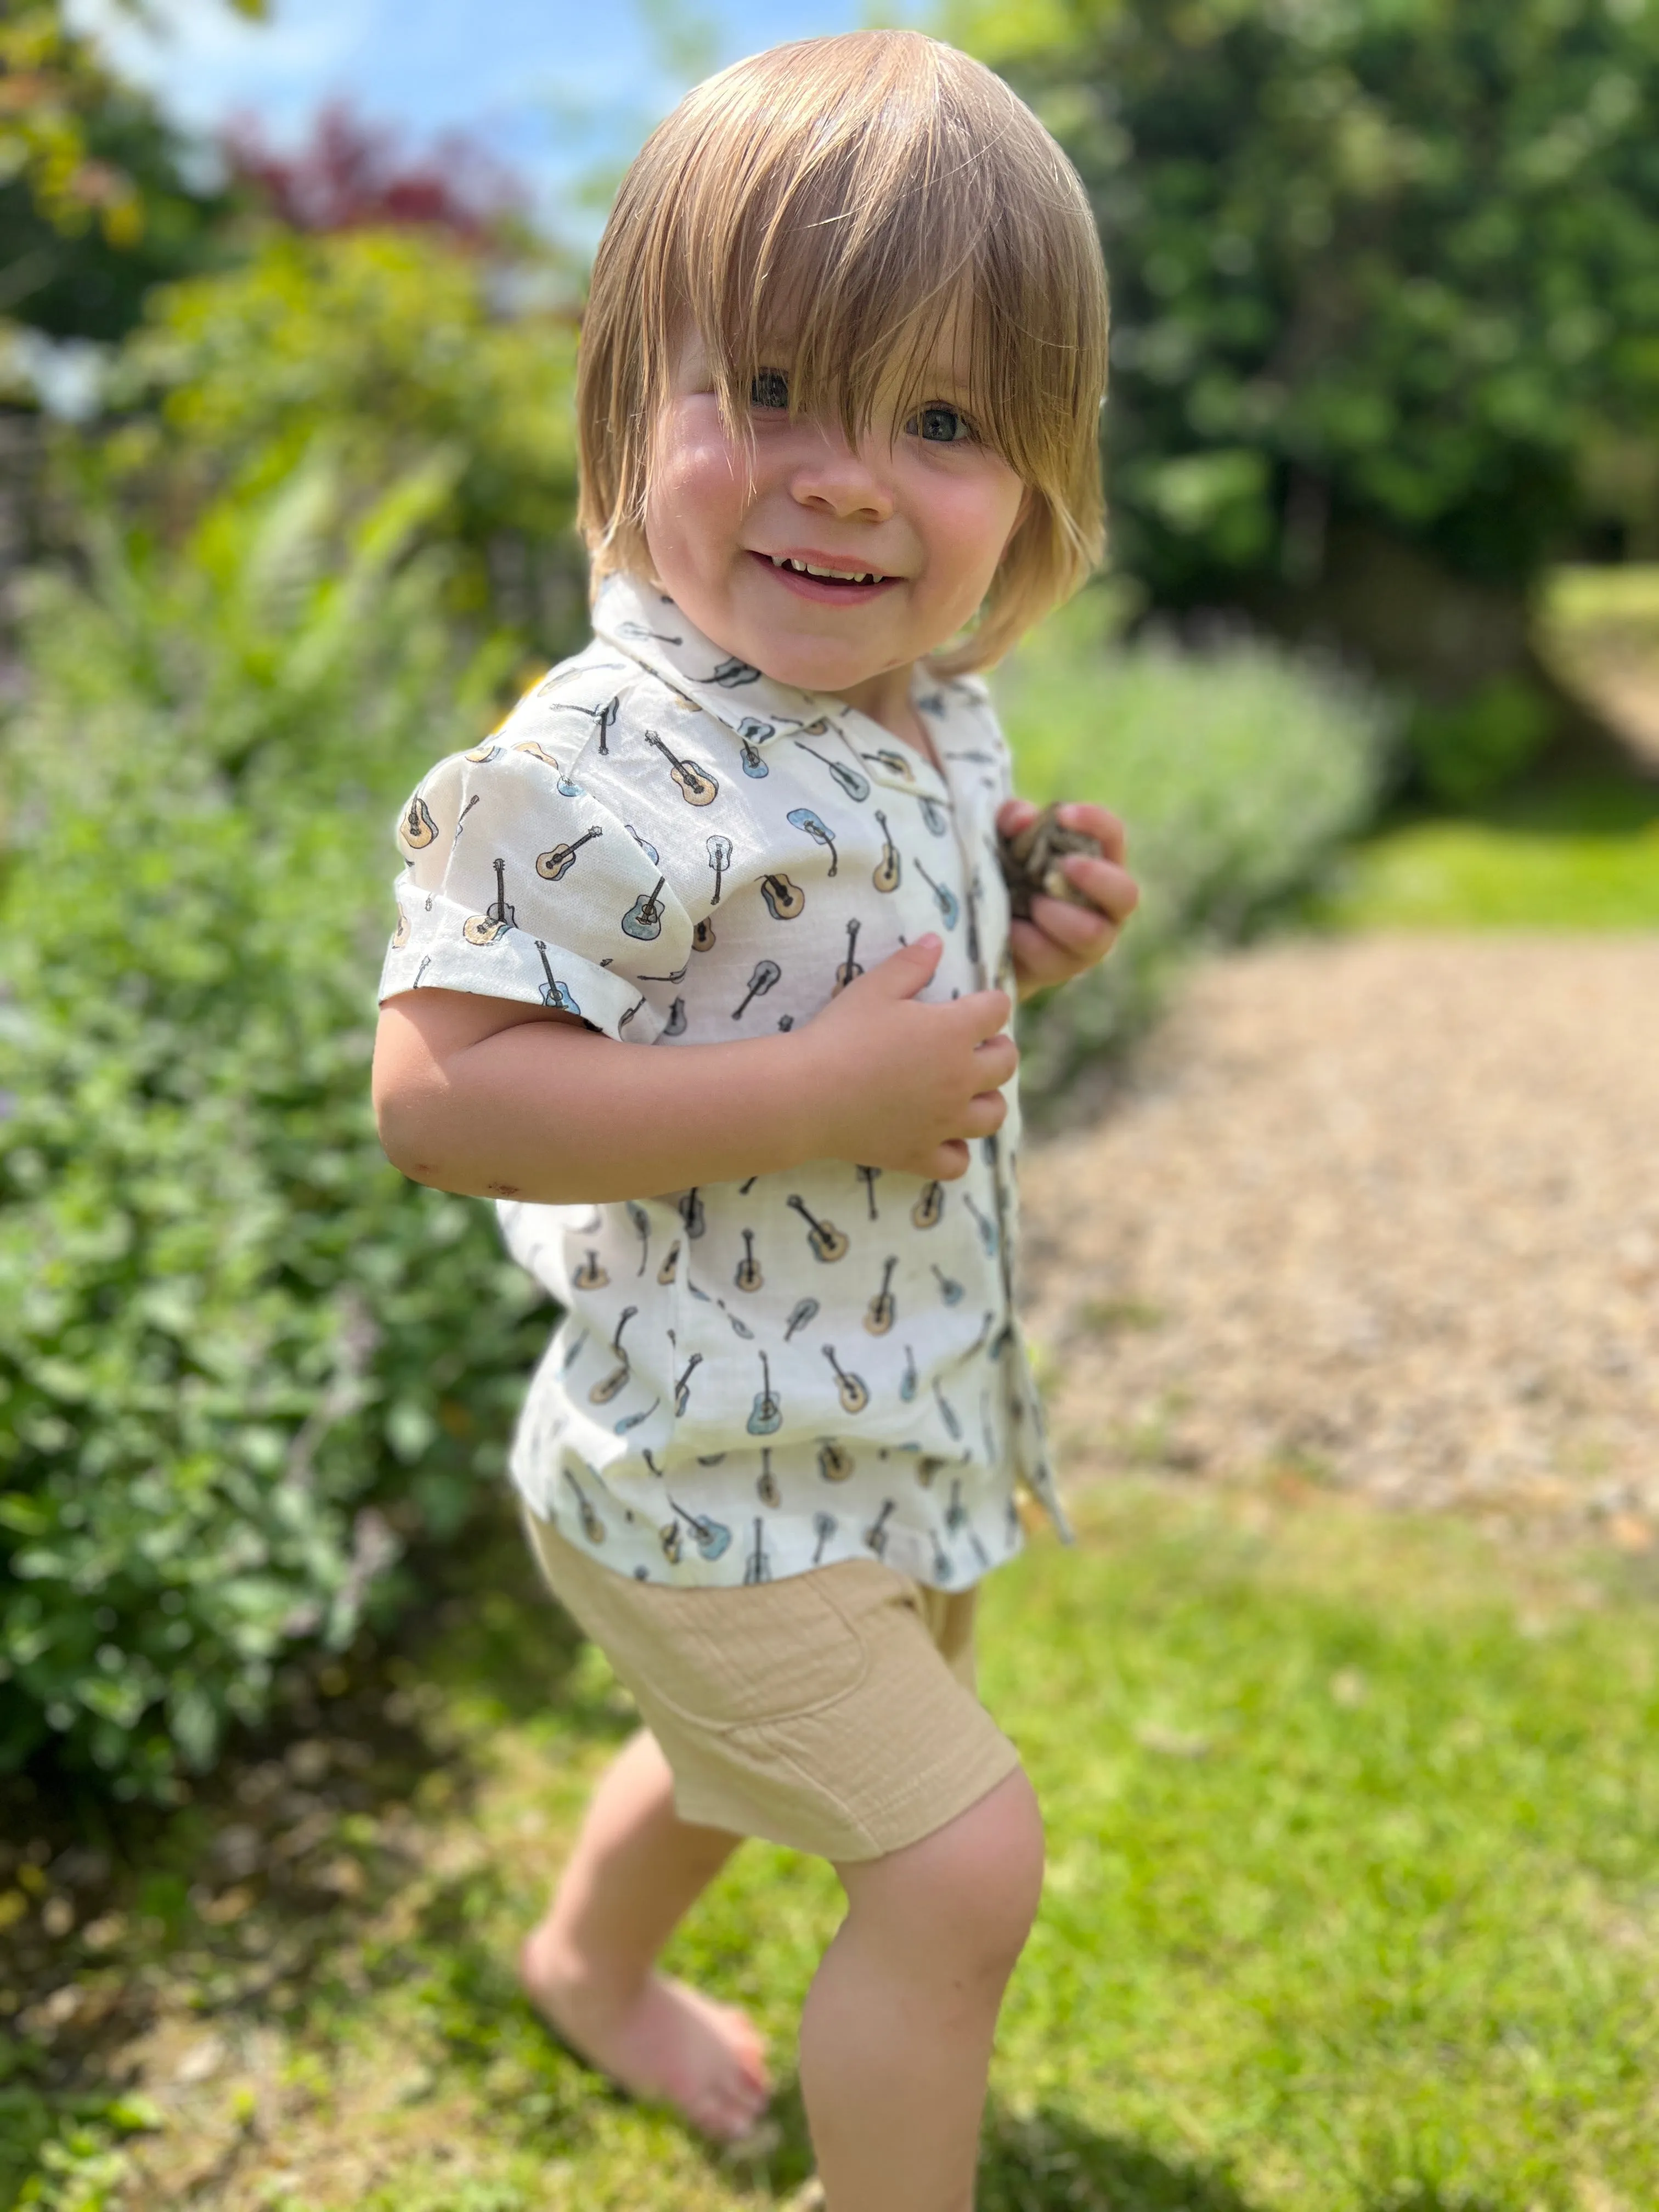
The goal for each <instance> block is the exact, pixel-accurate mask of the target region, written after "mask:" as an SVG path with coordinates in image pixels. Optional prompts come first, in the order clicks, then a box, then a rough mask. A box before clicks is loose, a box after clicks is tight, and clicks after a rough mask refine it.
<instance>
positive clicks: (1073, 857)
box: [997, 799, 1140, 999]
mask: <svg viewBox="0 0 1659 2212" xmlns="http://www.w3.org/2000/svg"><path fill="white" fill-rule="evenodd" d="M1036 814H1037V809H1036V807H1035V806H1034V805H1032V804H1031V802H1030V799H1006V800H1005V801H1004V802H1003V804H1002V805H1001V806H1000V808H999V809H998V811H997V828H998V829H1000V830H1001V831H1002V832H1003V833H1004V834H1005V835H1006V836H1014V835H1016V834H1017V833H1018V831H1019V830H1021V829H1024V827H1025V825H1026V823H1028V822H1031V821H1034V820H1035V819H1036ZM1060 821H1061V823H1063V824H1064V825H1065V827H1066V829H1082V830H1085V831H1086V832H1087V833H1088V835H1089V836H1091V837H1098V838H1099V840H1100V842H1101V844H1102V846H1103V848H1105V849H1104V856H1103V858H1102V859H1100V860H1094V859H1092V858H1091V857H1090V855H1089V854H1086V853H1072V854H1067V855H1066V859H1065V860H1062V861H1061V863H1060V866H1062V867H1063V868H1064V869H1065V871H1066V874H1067V875H1068V876H1069V877H1070V878H1071V880H1072V881H1073V883H1074V884H1076V885H1077V887H1078V889H1079V890H1080V891H1081V892H1082V893H1083V895H1084V896H1085V898H1086V899H1087V900H1088V901H1089V903H1090V906H1092V907H1093V908H1094V909H1095V911H1094V912H1093V913H1092V914H1091V912H1090V911H1089V907H1083V906H1073V905H1071V904H1070V903H1069V902H1068V901H1066V900H1065V899H1056V898H1037V899H1036V900H1034V901H1033V902H1032V907H1031V919H1030V921H1015V922H1014V923H1013V924H1012V927H1011V928H1010V930H1009V933H1008V943H1009V948H1010V950H1011V951H1012V953H1013V956H1014V974H1015V975H1016V977H1017V978H1018V983H1019V995H1020V997H1021V998H1022V999H1027V998H1030V995H1031V994H1032V992H1033V991H1046V990H1048V989H1049V988H1051V987H1052V986H1053V985H1054V984H1056V983H1069V982H1070V981H1072V980H1073V977H1074V976H1078V975H1083V974H1085V972H1086V971H1087V970H1088V969H1091V968H1092V967H1093V966H1094V965H1095V963H1096V962H1097V961H1100V960H1103V959H1104V958H1105V957H1106V955H1107V954H1108V953H1109V951H1111V949H1112V947H1113V945H1115V944H1116V942H1117V936H1118V932H1119V931H1120V930H1121V928H1122V927H1123V925H1124V923H1125V922H1126V921H1127V920H1128V919H1129V916H1130V915H1132V914H1133V912H1134V910H1135V908H1136V907H1137V906H1138V905H1139V902H1140V892H1139V888H1138V887H1137V885H1136V884H1135V880H1134V878H1133V876H1132V875H1131V874H1130V873H1129V872H1128V870H1127V868H1126V867H1125V866H1124V865H1123V857H1124V831H1123V824H1122V823H1121V822H1120V821H1119V820H1118V818H1117V817H1116V815H1115V814H1112V813H1109V812H1108V811H1107V809H1106V808H1105V807H1103V806H1089V805H1071V806H1063V807H1061V809H1060Z"/></svg>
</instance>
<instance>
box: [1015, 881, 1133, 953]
mask: <svg viewBox="0 0 1659 2212" xmlns="http://www.w3.org/2000/svg"><path fill="white" fill-rule="evenodd" d="M1031 920H1032V921H1033V922H1034V923H1035V925H1036V927H1037V929H1038V930H1039V931H1040V932H1041V933H1042V935H1043V936H1044V937H1046V938H1047V939H1048V941H1049V942H1050V944H1052V945H1058V946H1059V947H1060V951H1062V952H1064V953H1065V954H1066V955H1067V956H1068V957H1070V958H1071V959H1073V960H1092V959H1093V958H1094V957H1095V955H1096V954H1097V951H1099V949H1100V946H1101V944H1102V942H1103V939H1104V938H1105V936H1106V933H1107V932H1108V931H1109V930H1112V929H1115V928H1116V927H1117V924H1116V922H1115V920H1114V919H1113V917H1112V916H1111V915H1109V914H1106V913H1103V912H1101V911H1097V909H1096V908H1094V907H1091V906H1073V904H1072V903H1071V902H1070V900H1069V899H1056V898H1048V897H1046V896H1038V897H1036V898H1034V899H1033V900H1032V901H1031Z"/></svg>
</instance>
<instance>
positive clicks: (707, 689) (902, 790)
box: [380, 577, 1066, 1589]
mask: <svg viewBox="0 0 1659 2212" xmlns="http://www.w3.org/2000/svg"><path fill="white" fill-rule="evenodd" d="M594 629H595V633H596V635H595V637H594V641H593V642H592V645H590V646H589V647H587V648H586V651H584V652H582V653H578V654H576V655H575V657H574V659H570V660H567V661H565V662H563V663H562V664H561V665H559V666H558V667H556V668H555V669H554V670H553V671H551V673H550V675H549V676H547V677H546V678H544V680H543V682H542V683H540V684H538V685H537V687H536V688H535V689H534V690H532V691H531V692H530V693H528V694H527V695H526V697H525V698H523V699H522V700H520V702H519V704H518V706H517V707H516V708H514V709H513V712H512V713H511V714H509V715H508V716H507V720H506V721H505V722H504V723H503V724H502V726H501V728H500V729H499V730H497V731H496V732H495V734H494V736H493V737H491V738H489V740H488V741H487V742H486V743H484V744H481V745H479V746H477V747H476V748H475V749H474V750H471V752H467V753H464V754H462V753H458V754H456V755H454V756H453V757H451V758H449V759H447V760H446V761H443V762H441V763H440V764H439V765H438V767H437V768H435V769H434V770H433V771H432V773H431V774H430V775H428V776H427V777H426V779H425V780H424V781H423V782H422V784H421V786H420V788H419V789H418V790H417V791H416V792H415V793H413V794H412V796H411V797H410V800H409V802H408V804H407V805H406V806H405V807H404V811H403V812H402V814H401V816H400V817H399V820H398V842H399V847H400V850H401V853H402V855H403V860H404V866H403V871H402V873H401V875H400V876H399V878H398V882H397V884H396V887H395V889H396V896H397V902H398V924H397V930H396V933H395V934H394V936H393V938H392V945H391V949H390V951H388V953H387V956H386V968H385V971H384V974H383V975H382V978H381V982H380V996H381V997H382V998H383V999H384V998H390V997H392V996H394V995H395V994H398V993H399V992H403V991H408V990H416V989H421V988H425V987H432V986H441V987H444V988H446V989H448V990H455V991H477V992H480V993H483V994H485V995H487V996H489V997H494V998H504V999H520V1000H526V1001H528V1002H530V1003H532V1004H535V1003H540V1004H542V1005H544V1006H562V1007H563V1008H565V1009H567V1010H568V1011H569V1012H574V1013H576V1014H579V1015H580V1017H581V1018H582V1019H583V1020H584V1021H585V1022H586V1023H587V1024H589V1026H590V1027H592V1028H593V1029H595V1030H600V1031H602V1032H603V1033H604V1035H605V1036H609V1037H613V1038H615V1039H617V1040H618V1041H619V1042H623V1043H624V1044H629V1045H633V1046H637V1047H639V1048H647V1049H653V1050H657V1049H661V1050H666V1051H672V1050H673V1048H674V1047H675V1046H676V1045H677V1044H682V1043H684V1044H696V1043H711V1042H729V1041H730V1040H732V1039H733V1038H736V1037H743V1036H753V1035H755V1034H756V1033H757V1032H758V1031H763V1030H788V1029H790V1028H793V1027H796V1026H799V1024H803V1023H805V1022H809V1021H811V1018H812V1017H813V1016H814V1015H815V1014H817V1013H818V1012H820V1011H821V1010H822V1009H823V1007H824V1006H826V1005H827V1004H828V1003H829V1000H830V998H831V997H832V996H833V995H834V994H835V993H836V990H837V989H838V988H840V987H842V986H843V985H844V983H845V982H846V981H848V980H850V979H851V978H852V977H853V976H855V975H858V974H860V973H861V972H862V971H863V970H864V969H866V968H869V967H872V966H873V965H874V964H875V963H877V962H878V961H880V960H882V959H884V958H885V957H886V956H887V955H888V954H889V953H890V952H892V951H895V950H896V948H897V947H898V946H899V945H902V944H903V943H905V942H907V941H909V940H913V939H915V938H918V937H920V936H922V935H924V934H925V933H927V932H928V931H930V930H932V931H933V932H935V933H937V934H938V935H939V937H940V938H941V939H943V942H944V946H945V951H944V954H943V957H942V958H941V960H940V963H939V969H938V972H937V974H936V975H935V976H934V978H933V981H932V982H931V983H930V984H929V985H928V987H927V990H926V991H925V992H924V993H923V994H921V995H922V996H923V997H924V998H928V999H935V1000H940V999H948V998H952V997H956V996H958V995H960V994H962V993H963V992H968V991H974V990H979V989H981V988H983V987H986V986H987V985H988V984H991V983H993V982H998V983H1000V984H1001V985H1002V986H1003V987H1004V988H1006V989H1008V990H1010V991H1011V992H1012V982H1013V979H1012V963H1011V961H1010V957H1009V952H1008V902H1007V896H1006V891H1005V890H1004V888H1003V884H1002V879H1001V876H1000V872H999V869H998V865H997V858H996V839H995V816H996V810H997V808H998V806H999V805H1000V803H1001V801H1002V799H1004V798H1005V797H1006V795H1007V793H1008V791H1009V787H1010V784H1009V770H1008V761H1007V754H1006V748H1005V746H1004V744H1003V740H1002V737H1001V733H1000V730H999V728H998V726H997V723H996V720H995V717H994V714H993V712H992V709H991V707H990V703H989V699H988V695H987V691H986V689H985V686H984V685H983V684H982V683H981V682H979V681H978V680H977V679H975V678H967V679H963V678H957V679H953V680H950V681H945V680H941V679H939V678H933V677H932V676H931V675H929V674H928V673H927V671H925V670H922V669H921V668H919V669H918V670H917V671H916V678H915V689H914V692H913V697H914V701H915V706H916V708H917V709H918V712H919V713H920V714H921V716H922V717H923V718H924V720H925V723H926V726H927V729H928V731H929V733H930V735H931V737H932V738H933V744H934V748H935V750H936V751H937V753H938V755H939V761H940V763H941V764H942V771H943V772H942V773H941V772H940V770H939V769H935V768H934V767H933V765H932V764H931V763H929V762H927V760H925V759H924V758H923V757H921V754H920V753H919V752H918V751H916V750H915V749H914V748H912V747H910V746H908V745H906V744H902V743H901V742H900V741H899V740H898V739H897V738H895V737H894V736H893V735H892V734H891V732H889V731H887V730H885V729H884V728H883V727H881V726H880V725H878V723H876V722H874V721H872V720H869V719H868V718H867V717H866V716H865V715H863V714H860V713H858V712H857V711H856V710H855V709H854V708H850V707H848V705H847V704H846V703H845V702H843V701H842V700H840V699H836V698H832V697H829V696H821V695H818V694H815V693H809V692H803V691H799V690H795V689H794V688H793V687H792V686H790V685H787V684H781V683H776V682H775V681H773V680H772V679H770V678H768V677H766V676H764V675H763V674H762V673H761V672H760V671H759V670H757V669H755V668H752V667H750V666H749V665H747V664H745V663H744V662H741V661H738V660H734V659H732V657H731V656H730V655H729V654H727V653H723V652H722V651H721V650H720V647H718V646H715V645H713V644H711V643H710V642H709V641H708V639H707V638H704V637H702V636H701V635H699V634H698V632H697V631H696V629H693V628H692V626H691V624H690V623H688V622H687V621H686V620H685V618H684V616H683V615H682V614H681V613H680V612H679V611H678V608H677V607H676V606H675V605H674V604H673V603H672V601H671V600H670V599H665V597H663V596H662V594H661V593H660V592H658V591H657V590H655V589H654V588H653V587H650V586H646V585H643V584H641V583H639V582H637V581H635V580H631V579H629V578H624V577H612V578H611V579H609V580H607V581H606V582H605V585H604V586H603V587H602V588H601V590H600V592H599V598H598V601H597V604H596V606H595V610H594ZM1009 1089H1010V1097H1009V1104H1010V1112H1009V1115H1008V1119H1007V1121H1006V1122H1005V1124H1004V1126H1003V1127H1002V1129H1001V1131H1000V1133H998V1135H996V1136H994V1137H991V1138H987V1139H982V1140H981V1141H980V1142H977V1143H975V1145H974V1146H972V1147H971V1155H972V1156H971V1159H970V1163H969V1170H968V1172H967V1174H966V1175H965V1176H963V1177H962V1178H961V1180H959V1181H957V1182H944V1183H941V1182H923V1181H922V1180H921V1179H920V1178H918V1177H916V1176H906V1175H901V1174H898V1173H896V1172H894V1171H892V1170H886V1171H884V1170H879V1169H876V1168H867V1167H858V1166H854V1165H853V1164H849V1163H846V1162H842V1161H837V1160H823V1161H818V1162H815V1163H810V1164H806V1165H805V1166H802V1167H799V1168H794V1169H791V1170H788V1171H787V1172H786V1173H783V1174H776V1175H765V1176H750V1178H748V1179H747V1180H746V1181H744V1182H729V1183H721V1184H718V1185H710V1186H707V1187H703V1188H695V1189H688V1190H683V1191H679V1192H677V1193H674V1194H671V1195H669V1196H666V1197H655V1198H648V1199H641V1200H628V1201H627V1202H626V1203H622V1204H611V1205H603V1206H532V1205H523V1204H518V1203H507V1204H504V1205H502V1206H501V1209H500V1211H501V1219H502V1223H503V1225H504V1228H505V1231H506V1235H507V1243H508V1245H509V1247H510V1249H512V1251H513V1254H514V1255H515V1256H516V1257H517V1258H518V1259H519V1260H520V1261H521V1262H522V1263H523V1264H524V1265H525V1266H526V1267H527V1268H529V1269H530V1271H531V1272H532V1273H533V1274H534V1275H535V1276H536V1277H537V1278H538V1280H539V1281H540V1282H542V1283H543V1284H544V1285H545V1286H546V1287H547V1289H548V1290H549V1291H550V1292H551V1293H552V1295H553V1296H554V1297H556V1299H557V1300H558V1301H559V1303H560V1304H562V1306H563V1308H564V1309H565V1317H564V1320H563V1321H562V1323H561V1325H560V1327H559V1328H558V1330H557V1332H556V1334H555V1336H554V1338H553V1340H552V1343H551V1345H550V1347H549V1350H548V1352H547V1353H546V1356H545V1357H544V1359H543V1361H542V1362H541V1364H540V1365H539V1367H538V1370H537V1372H536V1375H535V1377H534V1380H533V1382H532V1385H531V1388H530V1391H529V1394H528V1396H527V1398H526V1404H525V1407H524V1411H523V1413H522V1415H521V1417H520V1423H519V1427H518V1431H517V1435H516V1437H515V1439H514V1443H513V1457H512V1471H513V1479H514V1480H515V1482H516V1483H517V1485H518V1486H519V1488H520V1491H521V1492H523V1494H524V1496H525V1498H526V1500H527V1502H528V1503H529V1504H530V1505H531V1507H532V1509H533V1510H534V1511H536V1512H537V1513H538V1514H539V1515H540V1516H542V1517H543V1518H544V1519H545V1520H550V1521H551V1522H554V1523H555V1524H556V1526H557V1528H559V1531H560V1533H561V1534H562V1535H564V1536H565V1537H567V1538H568V1540H569V1541H571V1542H572V1543H574V1544H577V1545H579V1546H580V1547H582V1548H583V1549H585V1550H586V1551H587V1552H589V1553H591V1554H592V1557H593V1558H594V1559H597V1560H599V1562H600V1563H601V1564H603V1565H607V1566H610V1567H612V1568H615V1569H616V1570H617V1571H618V1572H620V1573H623V1574H629V1575H634V1576H636V1577H640V1578H641V1579H642V1580H643V1579H648V1580H652V1581H659V1582H670V1583H685V1584H711V1583H712V1584H722V1583H744V1582H758V1581H765V1580H770V1579H772V1578H773V1577H782V1576H785V1575H793V1574H799V1573H802V1572H805V1571H808V1570H810V1569H811V1568H813V1567H817V1566H821V1565H829V1563H830V1562H832V1561H834V1560H837V1559H853V1558H868V1557H871V1556H872V1555H873V1556H875V1557H877V1558H879V1559H885V1560H886V1561H887V1562H888V1563H889V1564H890V1565H893V1566H895V1567H897V1568H898V1569H900V1570H901V1571H902V1572H903V1573H905V1574H907V1575H910V1576H912V1577H915V1578H916V1579H917V1580H919V1581H921V1582H924V1583H932V1584H934V1585H937V1586H939V1587H941V1588H946V1589H961V1588H965V1587H966V1586H967V1585H968V1584H969V1583H973V1582H975V1580H977V1578H978V1577H980V1576H981V1574H983V1573H984V1572H985V1571H986V1570H987V1568H988V1567H990V1566H992V1565H995V1564H996V1563H997V1562H998V1561H999V1560H1000V1559H1006V1557H1008V1556H1009V1555H1010V1553H1012V1552H1014V1551H1016V1550H1017V1549H1018V1547H1019V1545H1020V1542H1021V1541H1022V1536H1021V1528H1020V1522H1019V1516H1018V1511H1017V1510H1016V1504H1015V1486H1016V1482H1017V1481H1018V1480H1023V1481H1024V1483H1025V1484H1026V1485H1027V1486H1029V1487H1030V1490H1031V1491H1032V1492H1034V1493H1035V1494H1036V1497H1037V1498H1040V1499H1041V1500H1042V1503H1043V1504H1045V1505H1046V1506H1047V1507H1048V1510H1049V1511H1050V1513H1051V1515H1052V1516H1054V1519H1055V1521H1056V1522H1058V1523H1059V1524H1060V1528H1061V1533H1062V1534H1065V1533H1066V1531H1065V1528H1064V1524H1063V1521H1062V1520H1061V1517H1060V1509H1059V1506H1058V1503H1057V1501H1056V1499H1055V1498H1054V1490H1053V1485H1052V1481H1051V1478H1050V1474H1049V1470H1048V1462H1047V1459H1046V1455H1045V1453H1044V1449H1043V1443H1042V1429H1041V1419H1040V1415H1039V1412H1038V1407H1037V1401H1036V1392H1035V1390H1034V1389H1033V1387H1032V1383H1031V1378H1030V1370H1029V1366H1028V1363H1027V1358H1026V1353H1025V1349H1024V1343H1023V1340H1022V1339H1021V1336H1020V1334H1019V1329H1018V1323H1017V1322H1016V1319H1015V1316H1014V1311H1013V1305H1012V1279H1013V1260H1014V1252H1013V1245H1014V1237H1015V1199H1014V1168H1015V1156H1016V1152H1017V1148H1018V1141H1019V1123H1018V1104H1017V1100H1016V1098H1015V1097H1014V1096H1013V1085H1010V1086H1009ZM743 1111H744V1102H743V1100H742V1098H741V1097H734V1098H733V1100H732V1112H733V1114H735V1115H741V1114H742V1113H743Z"/></svg>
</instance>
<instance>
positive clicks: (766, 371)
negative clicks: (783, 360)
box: [749, 368, 789, 407]
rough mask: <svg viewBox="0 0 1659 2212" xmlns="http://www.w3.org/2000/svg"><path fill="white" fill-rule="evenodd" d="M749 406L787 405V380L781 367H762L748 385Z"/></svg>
mask: <svg viewBox="0 0 1659 2212" xmlns="http://www.w3.org/2000/svg"><path fill="white" fill-rule="evenodd" d="M749 404H750V406H751V407H787V405H788V404H789V380H788V378H787V376H786V375H785V374H784V373H783V371H782V370H781V368H763V369H759V370H757V372H756V374H755V376H754V378H753V380H751V382H750V386H749Z"/></svg>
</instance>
